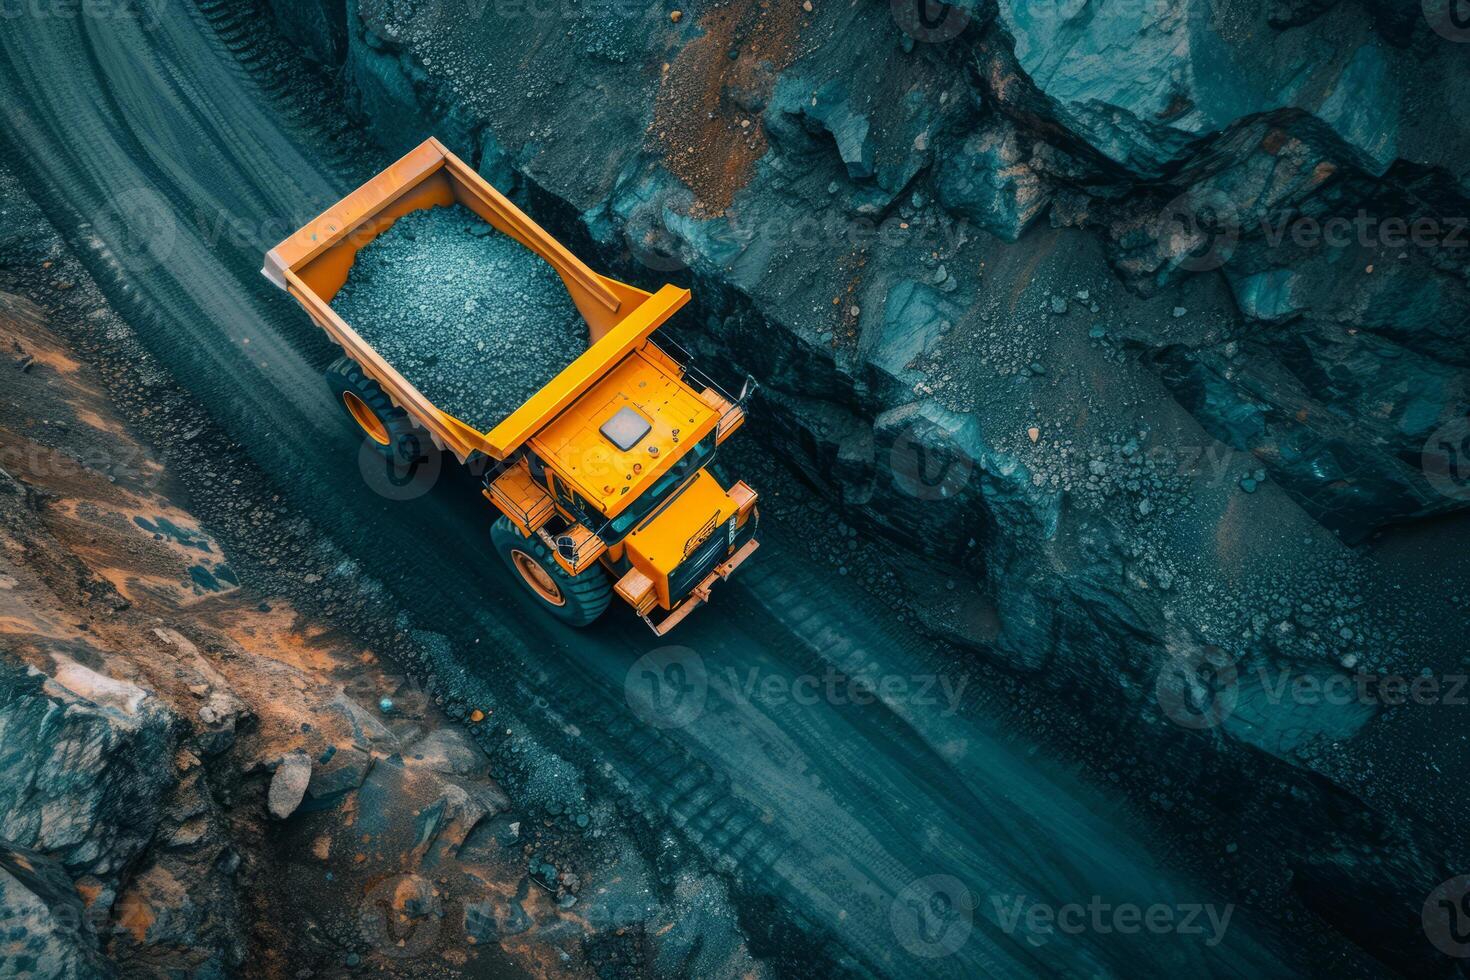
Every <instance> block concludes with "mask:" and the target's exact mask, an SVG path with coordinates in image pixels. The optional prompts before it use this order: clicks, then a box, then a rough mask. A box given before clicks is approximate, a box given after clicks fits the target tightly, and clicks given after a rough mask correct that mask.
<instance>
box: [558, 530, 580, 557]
mask: <svg viewBox="0 0 1470 980" xmlns="http://www.w3.org/2000/svg"><path fill="white" fill-rule="evenodd" d="M556 553H557V554H559V555H561V556H562V558H564V559H566V560H567V561H568V562H574V561H576V560H577V542H576V541H575V540H573V538H572V536H571V535H570V534H562V535H558V536H557V539H556Z"/></svg>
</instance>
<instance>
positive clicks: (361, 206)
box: [261, 137, 689, 462]
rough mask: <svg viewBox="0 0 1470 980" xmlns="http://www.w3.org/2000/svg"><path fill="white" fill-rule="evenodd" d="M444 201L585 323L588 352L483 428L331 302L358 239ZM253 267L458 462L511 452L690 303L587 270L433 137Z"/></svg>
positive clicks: (681, 292)
mask: <svg viewBox="0 0 1470 980" xmlns="http://www.w3.org/2000/svg"><path fill="white" fill-rule="evenodd" d="M450 204H461V205H464V206H465V207H466V208H468V209H469V210H471V211H473V212H475V213H476V214H478V215H479V216H480V217H481V218H483V219H485V221H487V222H489V223H490V224H491V225H492V226H493V227H494V228H496V229H497V230H498V231H500V232H501V233H503V234H506V235H509V236H510V237H511V238H514V239H515V240H516V241H518V242H520V243H521V244H522V245H524V246H525V247H526V248H528V249H530V250H531V251H533V252H535V253H536V254H537V255H538V256H540V257H541V258H542V259H543V260H544V261H545V262H546V263H547V264H548V265H550V266H551V268H552V269H553V270H554V271H555V272H556V274H557V275H558V276H560V277H561V280H562V282H563V283H564V284H565V285H566V289H567V293H568V295H570V297H571V299H572V302H573V304H575V305H576V307H577V311H578V312H579V313H581V315H582V317H583V319H585V320H586V321H587V327H588V341H589V344H590V346H589V348H588V350H587V351H586V353H584V354H582V355H581V356H580V357H578V358H577V359H576V360H575V361H573V362H572V363H571V364H569V365H568V366H567V367H566V368H565V369H564V370H563V371H562V372H561V373H560V374H558V375H557V376H556V377H555V378H553V379H552V380H551V381H550V382H548V383H547V385H546V386H545V387H543V388H542V389H541V391H539V392H538V393H537V394H536V395H534V396H532V398H531V399H530V400H528V401H527V402H526V403H525V404H524V405H522V406H521V407H520V408H518V409H516V411H515V412H513V413H511V415H510V416H508V417H507V418H506V419H504V420H503V421H501V422H500V423H499V424H497V425H496V426H495V428H493V429H491V430H490V431H489V432H481V431H480V430H478V429H476V428H475V427H474V426H472V425H469V424H468V423H466V422H463V421H461V420H460V419H457V418H455V417H454V416H452V415H450V414H449V413H447V412H443V411H440V410H439V409H438V408H436V407H435V406H434V405H433V403H431V402H430V401H429V400H428V399H427V398H425V397H424V396H423V394H422V393H420V392H419V390H418V389H417V388H415V387H414V386H413V385H412V384H410V383H409V382H408V380H407V379H405V378H404V377H403V376H402V375H401V374H399V373H398V371H397V370H395V369H394V368H393V366H392V365H391V364H389V363H388V362H387V361H385V360H383V358H382V357H381V356H379V355H378V353H377V351H375V350H374V349H373V347H372V345H370V344H368V343H367V342H366V341H365V340H363V339H362V337H361V336H359V335H358V333H357V331H355V330H353V329H352V327H351V326H349V325H348V324H347V323H346V321H344V320H343V319H342V318H341V317H340V316H338V315H337V313H336V311H335V310H333V309H332V307H331V300H332V297H334V296H336V295H337V290H339V289H341V288H342V284H343V283H344V282H346V281H347V274H348V272H349V271H351V269H352V265H353V262H354V261H355V260H356V258H357V253H358V251H359V250H360V249H362V247H363V246H365V245H367V244H368V243H370V242H371V241H373V239H375V238H377V236H378V235H380V234H382V233H383V232H384V231H385V230H387V229H388V228H389V227H390V226H392V224H393V222H395V221H397V220H398V219H399V218H400V217H402V216H403V215H405V214H408V213H409V212H412V211H419V210H422V209H424V208H429V207H435V206H440V205H450ZM261 272H262V274H263V275H265V277H266V278H268V279H270V280H271V281H272V282H274V283H275V284H276V285H278V286H280V287H281V288H282V289H284V290H286V291H287V292H288V293H290V294H291V296H292V298H294V299H295V300H296V301H297V302H298V303H300V304H301V306H302V307H303V308H304V309H305V310H306V312H307V314H308V315H309V316H310V317H311V318H312V320H314V321H315V322H316V324H317V325H318V326H320V327H321V328H322V329H323V330H325V331H326V333H327V336H329V337H331V338H332V340H333V341H335V342H336V343H337V344H338V345H339V346H340V347H341V348H342V350H343V351H344V352H345V353H346V354H347V356H348V357H350V358H352V359H353V360H354V361H356V362H357V363H358V364H359V365H361V367H362V369H363V371H364V372H365V373H366V374H367V375H368V376H369V377H371V378H372V379H373V380H374V381H376V382H378V384H379V385H381V386H382V388H383V390H384V391H385V392H387V393H388V397H389V398H391V399H392V400H393V403H394V404H396V405H398V406H400V407H401V408H402V409H403V410H404V411H405V412H407V413H408V414H409V416H410V417H411V418H413V420H414V421H415V422H416V423H418V424H419V425H420V426H422V427H423V428H424V429H425V430H426V431H427V432H428V433H429V435H430V436H431V437H432V438H433V439H434V442H435V443H436V444H437V445H438V446H439V447H440V448H442V449H447V450H449V451H451V452H453V453H454V454H455V456H456V457H458V458H459V460H460V461H461V462H463V461H464V460H466V459H468V458H469V456H470V454H471V453H473V452H476V451H479V452H482V453H484V454H485V455H487V456H489V457H491V458H493V459H497V460H499V459H504V458H506V457H507V456H509V455H510V454H511V453H513V452H515V450H516V449H517V448H519V447H520V446H521V444H522V443H524V442H525V441H526V439H527V438H529V437H530V436H531V435H532V434H533V433H534V432H535V431H536V430H537V429H538V428H539V427H540V426H541V425H543V424H545V422H546V421H547V420H548V419H549V418H551V417H552V416H554V415H555V414H556V413H557V412H560V411H561V410H562V409H564V408H565V407H566V406H568V405H570V404H571V403H572V402H573V401H575V400H576V398H577V397H578V395H580V394H581V393H582V392H583V391H585V390H587V388H589V387H591V386H592V384H593V383H595V382H596V380H597V379H598V378H599V377H600V376H601V375H602V374H604V373H605V372H606V371H607V369H608V367H609V366H611V365H612V364H615V363H617V362H618V361H620V360H621V359H622V358H623V357H624V356H626V355H627V354H628V353H629V352H631V351H632V350H634V349H635V348H636V347H638V346H639V345H640V344H642V343H643V342H644V341H645V340H647V339H648V336H649V335H650V334H652V333H653V332H654V331H655V330H657V329H658V328H659V327H660V326H661V325H663V323H664V321H666V320H667V319H668V318H669V317H670V316H672V315H673V314H674V313H675V312H676V311H677V310H678V309H679V308H680V307H681V306H683V305H684V304H685V303H687V302H688V301H689V291H688V290H686V289H679V288H678V287H675V286H664V287H663V288H662V289H660V290H659V291H658V292H657V293H652V294H650V293H648V292H646V291H644V290H642V289H638V288H637V287H636V286H630V285H628V284H627V283H623V282H619V281H618V280H616V279H611V278H609V277H607V276H604V275H601V274H599V273H597V272H594V271H593V270H592V268H591V267H589V266H588V265H587V264H586V263H585V262H583V261H582V260H581V259H579V258H577V257H576V256H575V255H573V254H572V253H571V252H570V251H569V250H568V249H567V248H566V246H564V245H562V244H561V243H560V242H558V241H557V240H556V239H555V238H553V237H552V236H551V235H550V234H548V233H547V232H546V230H545V229H544V228H542V227H541V226H540V225H538V224H537V223H536V222H534V221H532V220H531V219H530V218H529V217H527V216H526V214H525V213H524V212H523V211H521V210H520V208H518V207H516V206H515V205H514V204H512V203H511V202H510V201H509V200H508V199H507V198H506V197H505V196H504V195H503V194H501V193H500V192H499V191H497V190H496V189H495V188H494V187H492V186H490V184H489V183H487V182H486V181H485V179H484V178H483V177H481V176H480V175H479V174H477V173H475V171H474V169H473V168H471V167H470V166H468V165H467V164H465V162H464V161H462V160H460V158H459V157H457V156H455V155H454V154H453V153H451V152H449V150H448V149H446V148H445V146H444V145H443V144H442V143H440V142H439V141H438V140H437V139H434V138H432V137H430V138H429V139H427V140H425V141H424V142H422V143H420V144H419V145H418V146H416V147H414V148H413V149H412V150H410V151H409V152H408V153H406V154H404V156H403V157H402V158H400V159H399V160H397V161H396V162H395V163H393V164H392V165H390V166H389V167H388V168H387V169H385V170H384V171H383V172H382V173H380V174H378V175H377V176H376V177H373V178H372V179H371V180H369V181H368V182H367V183H365V184H363V185H362V186H361V187H359V188H358V189H357V190H355V191H353V192H352V193H351V194H348V195H347V196H346V197H344V198H343V199H342V200H341V201H338V202H337V203H336V204H334V205H333V206H332V207H331V208H329V209H328V210H326V211H324V212H322V213H321V214H320V215H318V216H317V217H316V218H314V219H313V220H311V221H309V222H308V223H307V224H305V225H304V226H302V227H301V228H300V229H299V230H297V231H296V233H295V234H293V235H291V236H290V237H289V238H287V239H286V240H285V241H283V242H281V243H280V244H279V245H277V246H276V247H275V248H273V249H271V250H270V252H269V253H267V255H266V260H265V267H264V268H263V269H261Z"/></svg>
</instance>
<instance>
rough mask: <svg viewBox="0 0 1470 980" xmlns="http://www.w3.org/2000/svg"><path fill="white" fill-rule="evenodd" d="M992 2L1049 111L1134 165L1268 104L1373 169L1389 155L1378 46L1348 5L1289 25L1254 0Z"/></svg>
mask: <svg viewBox="0 0 1470 980" xmlns="http://www.w3.org/2000/svg"><path fill="white" fill-rule="evenodd" d="M997 6H998V9H999V15H1000V22H1001V24H1002V25H1003V26H1004V29H1005V30H1006V31H1007V32H1008V33H1009V34H1010V35H1011V37H1012V38H1013V39H1014V45H1015V57H1016V60H1017V62H1018V63H1019V65H1020V67H1021V69H1022V70H1023V71H1025V72H1026V74H1027V75H1028V76H1030V78H1031V79H1033V80H1034V81H1035V83H1036V84H1037V86H1038V87H1039V89H1040V90H1041V92H1042V93H1043V95H1044V96H1045V98H1046V100H1047V104H1048V105H1049V107H1050V109H1051V111H1052V113H1053V114H1054V116H1055V118H1056V120H1057V121H1058V122H1059V123H1060V124H1061V125H1063V126H1065V127H1066V128H1068V129H1069V130H1071V131H1072V132H1074V133H1076V134H1077V135H1078V136H1080V137H1081V138H1082V139H1083V140H1084V141H1085V142H1086V143H1087V144H1088V145H1089V146H1091V147H1093V148H1094V149H1096V150H1097V151H1098V152H1100V153H1101V154H1103V155H1104V156H1105V157H1107V158H1108V159H1109V160H1111V161H1113V162H1114V163H1117V164H1119V165H1121V166H1124V167H1127V168H1128V169H1130V170H1132V171H1134V172H1135V173H1137V174H1139V175H1140V176H1150V175H1157V174H1159V173H1160V172H1161V171H1162V170H1163V169H1164V168H1165V167H1166V166H1167V165H1168V164H1169V163H1171V162H1173V161H1176V160H1178V159H1180V158H1181V157H1182V156H1183V155H1184V154H1185V152H1186V151H1187V150H1188V149H1189V147H1190V145H1191V144H1192V143H1193V142H1194V141H1195V140H1198V139H1200V138H1201V137H1204V136H1208V135H1210V134H1213V133H1217V132H1219V131H1221V130H1223V129H1225V128H1226V127H1227V126H1229V125H1230V124H1231V123H1233V122H1234V121H1235V120H1237V119H1241V118H1243V117H1246V116H1251V115H1256V114H1258V113H1263V112H1269V111H1272V110H1278V109H1302V110H1305V111H1308V112H1311V113H1312V114H1314V115H1316V116H1317V117H1318V118H1320V119H1321V120H1323V121H1324V122H1325V123H1327V124H1328V125H1329V126H1330V127H1331V128H1332V130H1333V131H1334V132H1335V133H1336V134H1337V136H1338V137H1339V138H1340V139H1341V140H1342V141H1343V142H1344V143H1346V144H1347V145H1348V146H1350V147H1352V148H1353V149H1354V150H1355V151H1357V153H1358V154H1359V155H1360V156H1361V158H1362V159H1363V160H1364V161H1365V162H1366V163H1368V164H1370V165H1371V167H1372V168H1373V169H1374V170H1375V171H1377V172H1380V173H1381V172H1382V171H1383V170H1385V169H1386V168H1387V166H1388V164H1389V163H1390V162H1391V161H1392V160H1393V159H1394V158H1395V156H1397V155H1398V151H1399V142H1398V128H1399V111H1398V99H1399V93H1398V92H1397V91H1396V89H1395V87H1394V84H1393V80H1392V77H1391V67H1390V56H1389V54H1388V53H1386V51H1385V48H1386V46H1385V45H1384V44H1383V42H1382V41H1381V40H1380V39H1379V38H1378V37H1377V36H1376V35H1375V34H1374V33H1373V31H1372V23H1371V20H1369V19H1368V18H1366V17H1363V16H1354V15H1353V13H1352V12H1350V11H1348V10H1347V9H1346V7H1347V6H1349V5H1343V9H1342V10H1341V11H1336V12H1334V13H1336V14H1338V16H1336V17H1335V18H1334V23H1333V24H1332V25H1331V26H1330V27H1326V28H1325V29H1323V30H1320V31H1312V32H1310V33H1307V32H1296V33H1295V34H1293V35H1290V36H1287V35H1279V34H1277V33H1276V32H1275V31H1273V30H1272V29H1271V28H1270V27H1269V26H1268V25H1267V23H1266V12H1265V10H1264V8H1263V5H1260V4H1222V3H1218V2H1215V0H1166V2H1160V3H1130V4H1121V5H1119V4H1111V5H1107V6H1106V7H1099V6H1097V5H1095V4H1092V3H1089V2H1086V0H1070V2H1059V3H1042V4H1037V3H1027V2H1024V0H999V3H998V5H997Z"/></svg>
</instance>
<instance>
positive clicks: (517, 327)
mask: <svg viewBox="0 0 1470 980" xmlns="http://www.w3.org/2000/svg"><path fill="white" fill-rule="evenodd" d="M332 308H333V309H335V310H336V311H337V314H338V315H339V316H341V317H342V319H344V320H346V321H347V323H348V325H349V326H351V327H352V328H353V329H354V330H356V331H357V332H358V333H359V334H360V335H361V336H362V338H363V339H364V340H366V341H367V342H368V343H370V344H372V345H373V347H374V348H376V349H377V351H378V353H379V354H380V355H382V357H383V359H384V360H385V361H387V362H388V363H389V364H391V365H393V367H394V368H395V369H397V370H398V372H399V373H400V374H402V375H403V376H404V377H405V378H407V379H408V381H409V383H410V384H412V385H413V386H414V387H415V388H417V389H418V390H419V391H420V392H422V393H423V395H424V396H425V397H426V398H428V399H429V400H430V401H431V402H433V403H434V405H435V407H437V408H439V409H440V410H441V411H445V412H448V413H449V414H450V415H453V416H454V417H455V418H457V419H459V420H460V421H462V422H465V423H467V424H469V425H473V426H475V427H476V428H479V429H481V430H488V429H491V428H493V427H494V426H495V425H496V424H497V423H499V422H500V421H501V420H502V419H504V418H505V417H506V416H507V415H509V414H510V413H511V412H513V411H514V410H515V409H516V408H518V407H519V406H520V405H521V403H522V402H524V401H525V400H526V399H527V398H529V397H530V396H531V395H533V394H535V392H536V391H537V390H538V389H540V388H541V386H542V385H544V384H546V382H548V381H550V380H551V379H552V378H554V377H555V376H556V375H557V373H558V372H559V371H561V369H562V368H564V367H566V366H567V365H568V364H570V363H571V362H572V360H574V359H575V358H576V357H577V355H579V354H581V353H582V351H584V350H586V348H587V325H586V322H585V321H584V320H583V319H582V317H581V314H579V313H578V312H577V308H576V307H575V306H574V305H572V300H571V297H570V296H568V295H567V290H566V286H565V285H563V284H562V281H561V278H560V277H559V276H557V274H556V273H555V272H554V271H553V270H552V268H551V267H550V266H549V265H547V264H546V263H545V262H543V261H542V260H541V258H540V257H539V256H538V255H536V253H534V252H532V251H531V250H529V249H527V248H525V247H524V246H522V245H521V244H520V243H519V242H517V241H515V240H514V239H513V238H510V237H508V236H506V235H502V234H501V233H500V232H498V231H496V230H495V229H494V228H492V227H491V226H490V225H489V224H487V223H485V222H484V221H483V220H481V219H480V217H479V216H478V215H476V214H474V213H473V212H471V211H470V210H468V209H467V208H463V207H461V206H459V205H454V206H452V207H436V208H430V209H428V210H424V211H415V212H413V213H411V214H406V215H404V216H403V217H402V218H399V219H398V220H397V221H396V222H394V224H393V227H391V228H389V229H388V230H387V231H386V232H384V233H383V234H381V235H379V236H378V237H377V238H376V239H375V240H374V241H373V242H372V243H371V244H369V245H367V246H366V247H364V248H363V249H362V250H361V251H360V252H358V254H357V261H356V263H355V264H354V265H353V267H352V272H351V274H350V275H349V276H348V277H347V282H346V283H345V284H343V286H342V288H341V290H340V291H339V292H338V293H337V295H336V297H335V298H333V300H332Z"/></svg>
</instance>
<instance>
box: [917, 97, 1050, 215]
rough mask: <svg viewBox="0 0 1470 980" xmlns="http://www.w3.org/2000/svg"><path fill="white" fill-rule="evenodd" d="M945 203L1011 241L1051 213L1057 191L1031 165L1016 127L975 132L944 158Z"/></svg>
mask: <svg viewBox="0 0 1470 980" xmlns="http://www.w3.org/2000/svg"><path fill="white" fill-rule="evenodd" d="M934 188H935V193H936V194H937V195H938V197H939V203H940V204H942V205H944V206H945V207H946V208H948V209H950V210H951V211H954V212H955V213H957V214H962V215H964V216H965V217H967V218H969V219H970V220H972V221H974V222H975V223H977V224H978V225H980V226H981V227H982V228H984V229H985V230H986V231H988V232H990V233H991V234H992V235H995V236H997V237H999V238H1003V239H1005V240H1006V241H1008V242H1014V241H1015V240H1016V239H1018V238H1020V237H1021V233H1022V232H1023V231H1025V230H1026V228H1027V226H1028V225H1030V224H1031V222H1033V221H1035V220H1036V219H1037V218H1038V217H1039V216H1040V215H1041V213H1042V212H1043V211H1044V210H1045V209H1046V205H1047V203H1048V202H1049V201H1050V198H1051V192H1050V189H1049V188H1048V186H1047V184H1046V182H1045V181H1044V180H1043V179H1042V178H1041V176H1040V175H1039V174H1037V173H1036V172H1035V171H1034V170H1032V169H1031V167H1030V166H1029V165H1028V164H1027V156H1026V154H1025V153H1024V152H1023V151H1022V150H1021V147H1020V145H1019V144H1018V141H1017V138H1016V132H1015V130H1014V129H1013V128H1010V127H1005V126H991V127H988V128H986V129H983V130H980V131H978V132H975V133H971V134H970V135H969V136H968V137H967V138H966V139H965V141H964V142H963V143H961V144H960V146H959V148H958V151H957V152H950V153H948V154H946V155H945V156H943V157H942V158H941V159H940V160H939V163H938V166H937V168H936V172H935V177H934Z"/></svg>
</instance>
